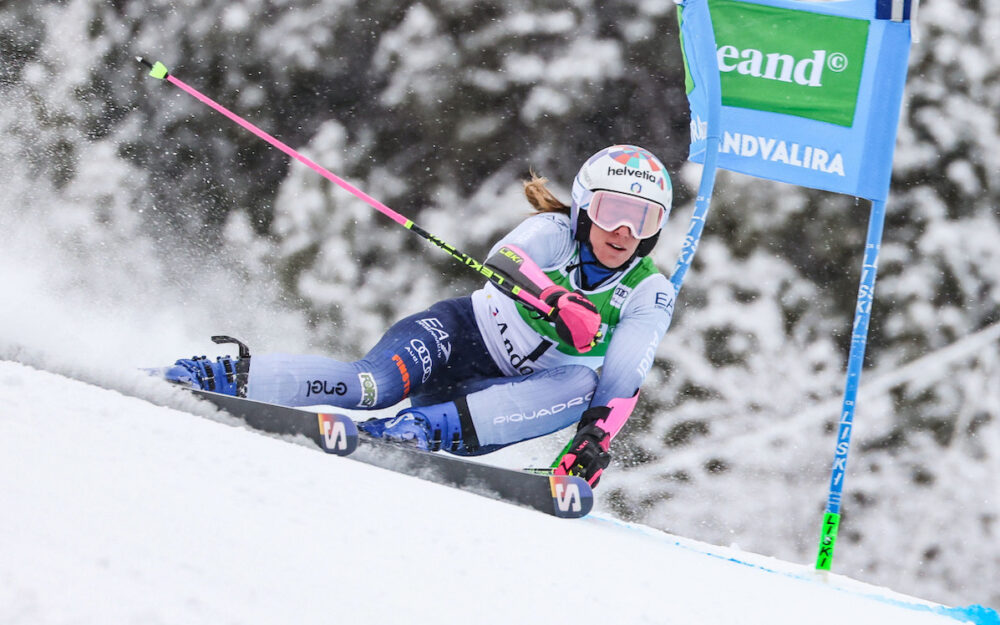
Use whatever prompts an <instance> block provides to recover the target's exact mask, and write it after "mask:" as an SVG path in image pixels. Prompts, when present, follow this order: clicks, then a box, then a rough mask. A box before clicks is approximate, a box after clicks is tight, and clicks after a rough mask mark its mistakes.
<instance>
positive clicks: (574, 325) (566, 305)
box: [541, 284, 601, 353]
mask: <svg viewBox="0 0 1000 625" xmlns="http://www.w3.org/2000/svg"><path fill="white" fill-rule="evenodd" d="M541 299H542V300H543V301H544V302H545V303H546V304H548V305H549V306H552V307H553V310H552V312H551V313H550V314H549V316H548V320H549V321H553V322H555V324H556V333H557V334H558V335H559V338H561V339H562V340H564V341H566V342H567V343H569V344H570V345H572V346H573V347H575V348H576V350H577V351H578V352H580V353H585V352H589V351H590V348H592V347H593V346H594V345H596V344H597V339H598V337H599V333H600V330H601V314H600V313H599V312H597V307H596V306H594V305H593V304H592V303H591V302H590V300H588V299H587V298H586V297H584V296H583V294H582V293H580V292H578V291H573V292H570V291H567V290H566V289H564V288H563V287H561V286H559V285H556V284H553V285H552V286H550V287H548V288H547V289H545V290H544V291H542V298H541Z"/></svg>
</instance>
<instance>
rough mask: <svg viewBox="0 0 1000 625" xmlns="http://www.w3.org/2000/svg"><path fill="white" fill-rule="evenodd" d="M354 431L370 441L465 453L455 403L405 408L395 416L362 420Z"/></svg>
mask: <svg viewBox="0 0 1000 625" xmlns="http://www.w3.org/2000/svg"><path fill="white" fill-rule="evenodd" d="M358 429H359V430H361V431H362V432H365V433H366V434H368V435H369V436H372V437H374V438H381V439H385V440H387V441H392V442H394V443H403V444H406V445H413V446H415V447H417V448H418V449H423V450H424V451H437V450H439V449H442V448H443V449H444V450H445V451H450V452H453V453H459V454H461V453H468V451H466V450H465V447H464V445H463V441H462V424H461V421H460V419H459V416H458V408H457V407H456V406H455V402H450V401H449V402H445V403H443V404H435V405H433V406H421V407H420V408H407V409H406V410H403V411H401V412H400V413H399V414H397V415H396V416H395V417H388V418H385V419H369V420H368V421H363V422H361V423H359V424H358Z"/></svg>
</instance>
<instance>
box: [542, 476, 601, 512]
mask: <svg viewBox="0 0 1000 625" xmlns="http://www.w3.org/2000/svg"><path fill="white" fill-rule="evenodd" d="M549 487H550V488H551V489H552V508H553V510H554V512H555V515H556V516H557V517H559V518H562V519H579V518H580V517H584V516H587V515H588V514H590V511H591V509H593V507H594V491H593V489H591V488H590V484H588V483H587V481H586V480H584V479H583V478H581V477H576V476H574V475H550V476H549Z"/></svg>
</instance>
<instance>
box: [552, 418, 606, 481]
mask: <svg viewBox="0 0 1000 625" xmlns="http://www.w3.org/2000/svg"><path fill="white" fill-rule="evenodd" d="M601 408H603V407H601ZM590 410H594V409H593V408H590V409H589V410H588V412H589V411H590ZM605 410H606V409H605ZM584 414H586V413H584ZM585 419H586V417H585V418H584V419H581V421H584V420H585ZM610 445H611V437H610V436H609V435H608V433H607V432H605V431H604V430H602V429H601V428H600V427H598V426H597V425H596V424H594V423H591V424H590V425H586V426H584V427H582V428H581V429H580V430H579V431H577V433H576V436H575V437H574V438H573V442H572V443H571V444H570V447H569V451H567V452H566V453H565V454H563V457H562V458H561V459H560V461H559V465H558V466H557V467H556V470H555V474H556V475H577V476H579V477H582V478H583V479H585V480H587V482H588V483H589V484H590V485H591V486H597V482H598V481H599V480H600V479H601V474H602V473H603V472H604V469H606V468H608V464H610V463H611V454H610V453H609V452H608V447H610Z"/></svg>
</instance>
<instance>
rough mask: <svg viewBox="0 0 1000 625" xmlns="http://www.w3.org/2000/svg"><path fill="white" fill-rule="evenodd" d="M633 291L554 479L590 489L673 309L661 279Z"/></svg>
mask: <svg viewBox="0 0 1000 625" xmlns="http://www.w3.org/2000/svg"><path fill="white" fill-rule="evenodd" d="M647 285H648V286H647ZM639 288H640V289H642V292H640V291H639V290H637V291H636V293H635V294H634V295H633V298H632V300H631V301H630V302H629V305H628V306H627V307H626V310H624V311H623V315H622V321H621V323H619V325H618V326H617V327H616V328H615V333H614V335H613V336H612V337H611V343H610V344H609V345H608V353H607V355H606V356H605V359H604V365H603V367H602V372H601V377H600V380H599V381H598V383H597V389H596V390H595V391H594V398H593V399H592V400H591V403H590V407H589V408H588V409H587V410H586V411H585V412H584V413H583V416H582V417H581V418H580V423H579V424H578V426H577V432H576V436H574V438H573V440H572V441H571V442H570V444H569V446H568V447H567V449H566V451H565V453H564V454H563V455H562V457H561V458H560V459H559V463H558V465H557V467H556V474H557V475H565V474H571V475H579V476H581V477H583V478H584V479H586V480H587V481H588V482H590V484H591V485H592V486H596V485H597V482H598V480H600V477H601V473H603V471H604V469H605V468H607V466H608V464H609V463H610V462H611V454H610V452H609V451H608V450H609V449H610V447H611V440H612V439H613V438H614V437H615V436H616V435H617V434H618V433H619V432H620V431H621V430H622V428H623V427H624V426H625V422H626V421H628V418H629V416H631V414H632V410H633V409H634V408H635V405H636V402H637V401H638V399H639V386H640V385H641V384H642V381H643V379H645V377H646V374H647V373H648V372H649V369H650V367H651V366H652V364H653V357H654V355H655V354H656V348H657V346H659V344H660V340H661V339H662V338H663V335H664V334H666V331H667V328H668V327H669V326H670V319H671V317H672V315H673V309H674V289H673V287H672V285H671V284H670V282H669V281H667V279H666V278H664V277H662V276H660V277H657V278H651V279H650V280H648V281H647V282H644V283H643V284H642V285H640V287H639Z"/></svg>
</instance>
